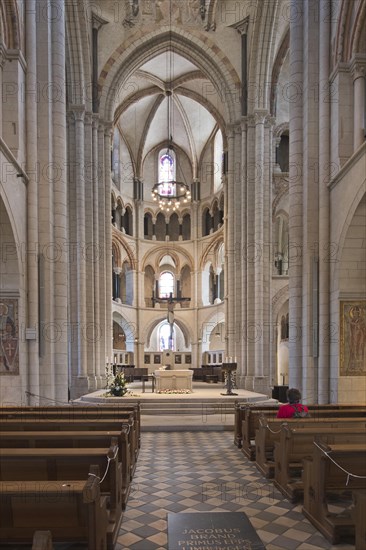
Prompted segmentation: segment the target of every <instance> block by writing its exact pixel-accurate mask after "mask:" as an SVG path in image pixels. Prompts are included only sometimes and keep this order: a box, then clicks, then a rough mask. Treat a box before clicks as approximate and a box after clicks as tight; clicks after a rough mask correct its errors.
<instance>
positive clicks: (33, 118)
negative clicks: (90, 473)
mask: <svg viewBox="0 0 366 550" xmlns="http://www.w3.org/2000/svg"><path fill="white" fill-rule="evenodd" d="M25 16H26V25H25V30H26V34H25V40H26V52H27V60H26V61H27V73H26V82H25V84H26V91H27V93H26V106H25V108H26V172H27V174H28V176H29V182H28V186H27V237H28V242H27V250H28V254H27V293H28V301H27V327H28V328H31V329H33V330H34V331H37V330H38V327H39V315H38V308H39V292H38V241H39V236H38V178H37V175H38V174H37V158H38V157H37V129H38V126H37V95H36V91H35V90H36V87H37V58H36V53H37V47H36V33H37V24H36V0H30V1H29V2H28V4H27V9H26V13H25ZM4 53H5V52H4V49H3V46H2V45H1V46H0V135H1V134H2V121H1V115H2V108H3V104H2V91H1V89H2V70H3V64H4V62H5V57H4ZM31 251H32V253H30V252H31ZM27 344H28V361H27V365H28V380H29V385H28V390H29V391H30V392H31V393H32V394H34V395H36V396H39V395H40V394H41V392H40V384H39V342H38V337H35V338H34V339H32V340H27ZM31 403H32V405H38V404H39V398H38V397H35V398H33V397H32V399H31Z"/></svg>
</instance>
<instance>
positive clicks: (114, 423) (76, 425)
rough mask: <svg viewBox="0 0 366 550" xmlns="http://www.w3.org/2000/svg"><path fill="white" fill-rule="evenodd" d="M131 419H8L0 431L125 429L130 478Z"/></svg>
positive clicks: (134, 454)
mask: <svg viewBox="0 0 366 550" xmlns="http://www.w3.org/2000/svg"><path fill="white" fill-rule="evenodd" d="M133 427H134V425H133V418H132V416H131V415H128V417H127V418H126V420H124V421H121V420H113V419H109V418H108V417H106V418H105V419H98V418H97V419H94V420H93V419H89V418H88V419H85V420H81V419H75V420H74V421H71V422H70V421H68V420H57V418H50V419H48V420H47V419H41V420H37V419H34V418H28V419H23V420H17V419H16V418H8V419H7V420H6V421H4V422H1V429H2V431H23V432H29V431H90V432H94V431H104V432H109V431H116V430H118V431H121V432H122V431H123V428H126V430H127V431H126V433H127V436H128V443H129V446H128V449H129V452H130V478H131V479H132V476H133V474H134V471H135V468H136V463H137V452H136V446H137V434H136V432H135V430H134V429H133Z"/></svg>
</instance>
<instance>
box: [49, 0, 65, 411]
mask: <svg viewBox="0 0 366 550" xmlns="http://www.w3.org/2000/svg"><path fill="white" fill-rule="evenodd" d="M50 9H51V23H50V24H51V37H52V42H51V43H52V78H53V81H54V82H57V83H58V85H59V86H60V87H61V88H62V91H63V96H62V97H63V100H62V101H54V102H53V104H52V128H53V135H52V148H53V161H54V163H55V166H58V167H59V168H60V173H59V174H57V177H56V174H55V172H54V179H53V182H52V183H53V207H54V210H53V213H54V219H53V227H54V239H55V245H56V246H57V247H59V249H60V250H62V254H61V256H59V257H58V258H57V261H55V262H54V288H53V295H54V297H55V298H54V322H55V324H56V326H59V327H61V328H62V330H61V331H60V338H58V339H57V341H56V342H55V344H54V365H55V378H54V387H55V390H54V395H55V399H56V400H58V401H63V402H65V401H67V400H68V338H67V336H68V334H67V330H64V328H63V327H67V322H68V317H67V298H68V294H67V293H68V286H67V283H68V281H67V247H66V243H67V170H66V167H67V154H66V86H65V84H66V74H65V66H66V57H65V52H66V40H65V4H64V2H63V0H53V1H52V3H51V4H50Z"/></svg>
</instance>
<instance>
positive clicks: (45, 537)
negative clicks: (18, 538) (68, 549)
mask: <svg viewBox="0 0 366 550" xmlns="http://www.w3.org/2000/svg"><path fill="white" fill-rule="evenodd" d="M32 550H53V545H52V534H51V531H35V533H34V535H33V544H32Z"/></svg>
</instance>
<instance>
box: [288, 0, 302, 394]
mask: <svg viewBox="0 0 366 550" xmlns="http://www.w3.org/2000/svg"><path fill="white" fill-rule="evenodd" d="M303 8H304V5H303V2H299V1H298V0H291V4H290V10H291V11H290V17H291V18H290V86H291V87H292V89H293V90H294V94H293V101H291V102H290V159H291V163H290V167H289V172H290V176H289V203H290V207H289V235H290V246H289V320H290V334H289V385H290V386H293V387H296V388H300V387H301V380H302V261H301V260H302V247H303V178H302V165H303V155H302V151H303V94H302V93H300V90H303V88H304V76H303V47H304V45H303V15H302V13H303Z"/></svg>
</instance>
